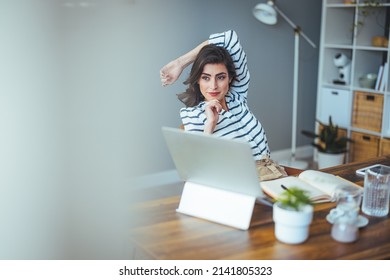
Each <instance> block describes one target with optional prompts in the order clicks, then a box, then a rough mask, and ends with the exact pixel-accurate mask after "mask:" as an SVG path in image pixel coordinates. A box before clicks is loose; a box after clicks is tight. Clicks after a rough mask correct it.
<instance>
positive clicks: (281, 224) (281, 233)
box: [273, 203, 313, 244]
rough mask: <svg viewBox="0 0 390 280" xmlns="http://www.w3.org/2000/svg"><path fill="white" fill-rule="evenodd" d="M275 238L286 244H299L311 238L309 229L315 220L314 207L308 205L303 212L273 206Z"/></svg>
mask: <svg viewBox="0 0 390 280" xmlns="http://www.w3.org/2000/svg"><path fill="white" fill-rule="evenodd" d="M273 219H274V222H275V236H276V238H277V239H278V240H279V241H281V242H284V243H288V244H299V243H303V242H305V241H306V240H307V238H308V237H309V228H310V224H311V221H312V220H313V206H311V205H307V206H305V207H304V208H303V209H302V211H294V210H286V209H283V208H281V207H280V206H279V204H278V203H275V204H274V206H273Z"/></svg>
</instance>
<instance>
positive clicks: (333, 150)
mask: <svg viewBox="0 0 390 280" xmlns="http://www.w3.org/2000/svg"><path fill="white" fill-rule="evenodd" d="M317 122H318V123H319V124H321V125H322V129H321V131H320V133H319V134H316V133H314V132H311V131H306V130H302V134H303V135H305V136H307V137H310V138H314V139H316V138H318V139H319V140H320V141H319V142H315V141H314V142H313V143H312V145H313V146H314V147H316V148H317V149H318V151H320V152H323V153H330V154H340V153H345V152H346V151H347V143H348V142H353V141H352V139H350V138H348V137H345V136H341V137H340V136H339V127H338V126H337V125H334V124H333V122H332V117H331V116H329V124H328V125H326V124H324V123H322V122H320V121H319V120H317Z"/></svg>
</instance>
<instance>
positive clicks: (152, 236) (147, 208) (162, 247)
mask: <svg viewBox="0 0 390 280" xmlns="http://www.w3.org/2000/svg"><path fill="white" fill-rule="evenodd" d="M375 163H382V164H385V165H390V155H388V156H383V157H380V158H376V159H373V160H369V161H366V162H363V163H351V164H346V165H341V166H337V167H332V168H327V169H323V171H325V172H329V173H332V174H336V175H339V176H342V177H343V178H345V179H348V180H350V181H352V182H356V183H358V184H359V185H363V178H362V177H358V176H356V175H355V170H356V169H358V168H361V167H364V166H368V165H371V164H375ZM179 200H180V196H168V197H162V198H155V199H152V200H149V201H145V202H142V203H139V204H136V205H135V206H134V209H133V211H136V213H137V216H139V217H140V219H139V220H138V221H136V222H135V223H134V225H133V227H132V230H131V240H132V242H133V244H134V245H135V246H134V251H133V257H134V258H135V259H187V260H189V259H209V260H215V259H390V219H389V216H386V217H384V218H374V217H368V218H369V224H368V226H366V227H365V228H362V229H360V238H359V240H358V241H357V242H355V243H351V244H344V243H339V242H336V241H334V240H333V239H332V238H331V236H330V230H331V225H330V224H329V223H328V222H327V221H326V215H327V214H328V213H329V210H330V209H331V208H333V207H334V206H335V204H334V203H324V204H318V205H316V206H315V213H314V219H313V223H312V224H311V226H310V236H309V239H308V240H307V241H306V242H305V243H303V244H300V245H287V244H284V243H281V242H279V241H277V240H276V239H275V236H274V223H273V221H272V208H270V207H267V206H264V205H256V206H255V209H254V213H253V217H252V222H251V227H250V229H249V230H248V231H241V230H237V229H234V228H230V227H228V226H224V225H219V224H216V223H212V222H209V221H205V220H202V219H198V218H194V217H191V216H186V215H183V214H179V213H176V212H175V209H176V208H177V206H178V203H179ZM200 207H201V205H200Z"/></svg>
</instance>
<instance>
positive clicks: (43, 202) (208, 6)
mask: <svg viewBox="0 0 390 280" xmlns="http://www.w3.org/2000/svg"><path fill="white" fill-rule="evenodd" d="M258 2H260V1H255V0H246V1H238V0H226V1H217V0H196V1H195V0H164V1H160V0H89V1H76V0H63V1H60V0H58V1H53V0H35V1H30V0H0V38H1V41H2V43H1V44H0V61H2V63H1V64H0V65H1V66H0V74H1V77H2V82H1V83H0V133H1V137H0V155H1V156H0V170H1V172H0V189H1V195H0V221H1V224H2V230H1V231H0V248H1V250H0V258H24V259H29V258H104V259H107V258H118V257H121V256H123V253H124V252H123V244H124V239H122V238H120V233H121V232H123V231H122V229H123V228H126V226H127V225H126V223H124V221H127V220H129V219H130V218H131V217H130V216H129V215H128V214H126V213H127V212H126V211H124V210H123V209H126V207H127V203H128V201H127V200H126V199H128V198H127V197H126V195H125V194H126V193H125V189H126V188H130V187H133V186H130V185H129V182H130V179H131V178H133V177H135V176H139V175H148V174H151V173H156V172H162V171H165V170H170V169H172V168H173V163H172V161H171V159H170V157H169V155H168V152H167V149H166V146H165V143H164V142H163V138H162V135H161V126H173V127H178V126H179V124H180V119H179V114H178V111H179V109H180V107H181V104H180V103H179V101H177V99H176V97H175V93H178V92H180V91H182V90H183V89H184V87H183V85H182V84H181V82H182V81H183V79H184V77H183V78H182V79H181V80H180V82H179V83H178V84H176V85H174V86H172V87H168V88H162V87H161V86H160V81H159V69H160V68H161V67H162V66H163V65H164V64H165V63H167V62H169V61H170V60H171V59H174V58H176V57H177V56H178V55H181V54H182V53H184V52H186V51H188V50H189V49H191V48H192V47H194V46H195V45H196V44H198V43H199V42H201V41H203V40H204V39H205V38H207V36H208V35H209V34H210V33H213V32H220V31H224V30H227V29H235V30H236V31H237V32H238V34H239V36H240V38H241V41H242V44H243V45H244V47H245V50H246V52H247V55H248V58H249V67H250V70H251V74H252V82H251V89H250V95H249V99H250V106H251V108H252V110H253V111H254V113H255V114H256V115H257V117H258V118H259V119H260V120H261V122H262V124H263V126H264V127H265V129H266V132H267V135H268V140H269V143H270V148H271V149H272V150H273V151H275V150H281V149H288V148H289V147H290V134H291V129H290V122H291V121H290V120H291V102H292V101H291V100H292V77H293V76H292V75H293V72H292V69H293V32H292V30H291V29H290V27H289V26H288V25H287V24H286V23H285V22H284V21H283V20H280V22H279V23H278V25H276V26H266V25H264V24H262V23H260V22H258V21H256V19H255V18H254V17H253V16H252V13H251V11H252V8H253V7H254V6H255V4H257V3H258ZM80 3H81V4H80ZM83 3H84V4H83ZM278 4H279V7H280V8H281V9H282V10H283V11H285V13H287V14H288V15H289V16H290V17H291V19H292V20H294V21H296V22H297V23H299V24H300V25H301V26H302V28H303V29H304V30H305V32H306V33H307V34H308V35H309V36H310V37H311V38H312V39H313V40H314V41H315V42H316V43H318V41H319V35H320V34H319V30H320V9H321V1H320V0H315V1H313V0H296V1H287V0H284V1H282V0H280V1H278ZM303 6H305V8H304V9H302V7H303ZM317 63H318V50H317V49H316V50H314V49H311V47H309V46H308V45H307V44H306V43H305V42H304V41H302V44H301V77H300V82H301V94H300V110H299V125H300V128H306V129H310V128H312V127H314V115H315V112H314V111H315V95H316V80H317ZM300 128H299V129H300ZM307 143H308V140H307V139H302V138H301V137H300V138H299V141H298V145H299V146H301V145H305V144H307ZM27 232H28V234H26V233H27Z"/></svg>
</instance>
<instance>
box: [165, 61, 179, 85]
mask: <svg viewBox="0 0 390 280" xmlns="http://www.w3.org/2000/svg"><path fill="white" fill-rule="evenodd" d="M182 72H183V66H182V64H181V63H180V62H179V60H178V59H175V60H173V61H171V62H169V63H168V64H167V65H165V66H164V67H163V68H161V70H160V79H161V85H162V86H164V87H165V86H167V85H171V84H173V83H174V82H176V80H177V79H178V78H179V77H180V75H181V73H182Z"/></svg>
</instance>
